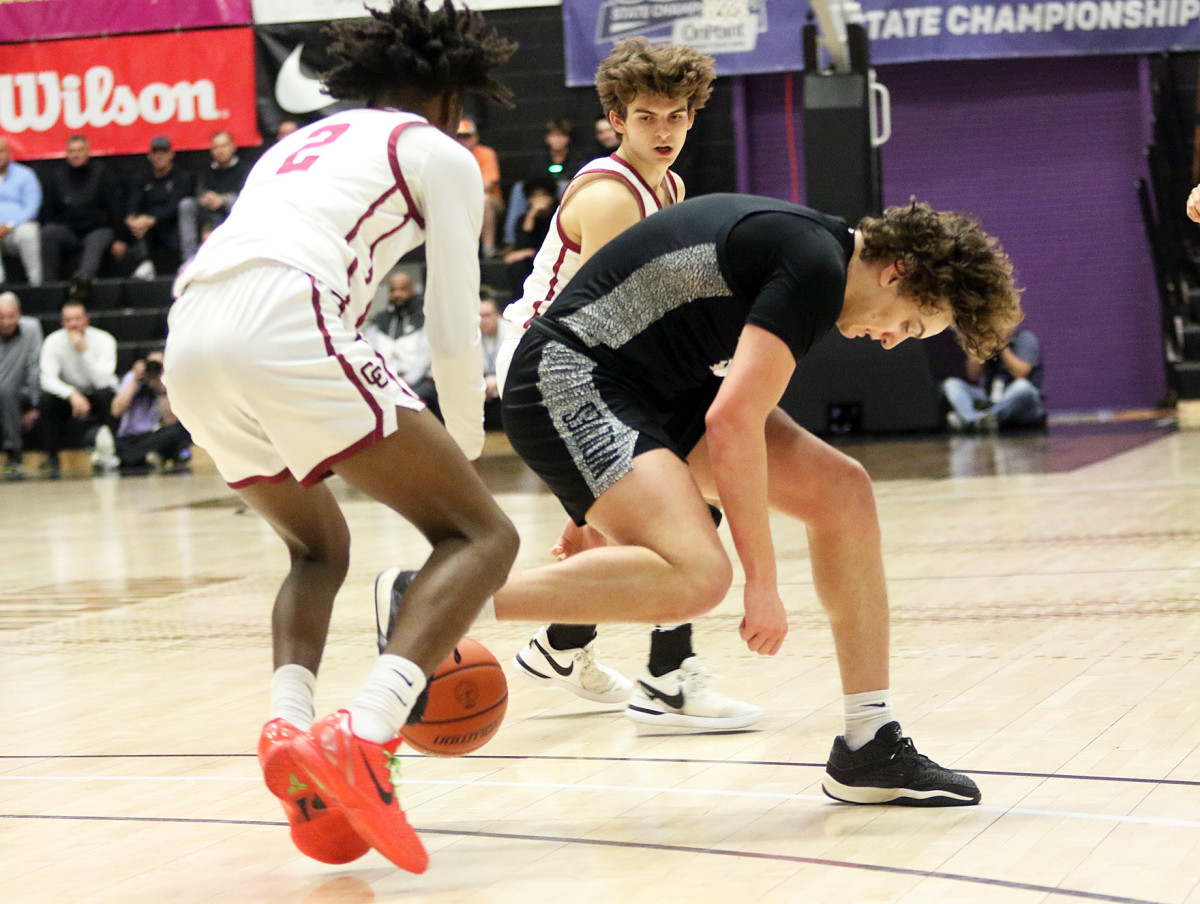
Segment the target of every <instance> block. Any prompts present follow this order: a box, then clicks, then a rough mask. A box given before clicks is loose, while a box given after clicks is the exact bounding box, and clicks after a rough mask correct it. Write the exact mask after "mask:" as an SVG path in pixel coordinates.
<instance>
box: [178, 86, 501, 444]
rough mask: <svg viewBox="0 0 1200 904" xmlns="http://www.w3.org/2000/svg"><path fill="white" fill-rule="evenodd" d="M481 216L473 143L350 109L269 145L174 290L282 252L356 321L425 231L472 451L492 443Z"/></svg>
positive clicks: (440, 364)
mask: <svg viewBox="0 0 1200 904" xmlns="http://www.w3.org/2000/svg"><path fill="white" fill-rule="evenodd" d="M482 221H483V179H482V176H481V175H480V171H479V166H478V164H476V162H475V158H474V157H472V156H471V153H470V151H468V150H467V149H466V148H464V147H463V146H462V145H460V144H459V143H458V142H457V141H456V140H455V139H454V138H451V137H450V136H448V135H446V134H444V133H443V132H441V131H440V130H439V129H437V128H435V127H434V126H432V125H430V124H429V123H428V122H427V121H426V120H425V119H424V118H423V117H421V116H418V115H416V114H413V113H404V112H399V111H396V110H376V109H360V110H348V111H346V112H342V113H336V114H334V115H332V116H329V117H327V118H325V119H322V120H320V121H318V122H315V123H313V124H311V125H309V126H306V127H304V128H302V129H299V130H297V131H296V132H294V133H292V134H291V135H289V136H287V137H286V138H284V139H283V140H281V141H280V142H279V143H278V144H276V145H275V146H273V147H272V148H270V149H269V150H268V151H266V153H264V154H263V156H262V158H261V159H260V160H259V161H258V163H256V164H255V165H254V168H253V169H252V170H251V172H250V176H249V178H248V179H247V180H246V185H245V187H244V188H243V189H242V191H241V192H240V194H239V195H238V199H237V202H236V203H235V204H234V206H233V210H232V211H231V212H230V214H229V217H228V219H226V220H225V222H224V223H222V224H221V225H220V226H218V227H217V229H216V230H215V231H214V232H213V234H212V235H211V236H210V237H209V238H208V240H207V241H205V242H204V244H203V245H201V247H200V251H199V252H198V253H197V255H196V256H195V258H193V260H192V261H191V262H190V263H189V264H188V265H187V266H186V267H185V268H184V270H183V271H182V272H181V273H180V275H179V278H178V279H177V280H176V284H175V294H176V296H178V295H181V294H182V293H183V290H184V289H185V288H186V287H187V285H188V284H189V283H192V282H197V281H208V280H214V279H219V278H222V277H224V276H226V275H228V274H230V273H232V272H234V271H237V270H240V269H242V268H244V267H246V266H247V265H252V264H253V263H254V262H255V261H274V262H278V263H282V264H286V265H287V266H290V267H294V268H296V269H297V270H299V271H301V272H303V273H307V274H309V275H311V276H312V277H314V278H315V279H317V280H318V281H319V282H321V283H323V284H324V285H325V286H327V287H328V288H329V289H330V290H331V291H332V292H333V293H334V295H336V296H337V297H338V299H339V301H340V307H341V316H342V320H343V322H344V323H345V324H346V326H347V327H349V328H351V329H353V330H357V329H358V328H359V326H361V324H362V321H363V320H364V319H365V317H366V315H367V311H368V309H369V307H370V304H371V300H372V298H373V297H374V295H375V290H376V287H377V286H378V284H379V282H380V280H382V279H383V278H385V277H386V276H387V274H388V272H389V271H390V270H391V269H392V267H393V266H395V264H396V262H397V261H399V259H400V258H401V257H402V256H403V255H404V254H406V253H407V252H409V251H411V250H412V249H413V248H416V247H417V246H419V245H421V244H422V243H424V244H425V259H426V277H425V329H426V334H427V336H428V339H429V344H430V351H431V358H432V364H433V376H434V379H435V380H436V381H437V385H438V397H439V403H440V405H441V407H442V410H443V413H444V414H445V416H446V427H447V429H448V430H449V431H450V433H451V435H452V436H454V438H455V440H457V441H458V443H459V445H460V446H462V447H463V451H464V452H465V453H466V454H467V455H468V457H473V454H478V451H479V448H482V443H483V420H482V411H483V393H484V388H483V387H484V383H483V375H482V367H481V363H480V351H479V260H478V247H479V231H480V225H481V223H482Z"/></svg>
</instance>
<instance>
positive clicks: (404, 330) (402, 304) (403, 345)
mask: <svg viewBox="0 0 1200 904" xmlns="http://www.w3.org/2000/svg"><path fill="white" fill-rule="evenodd" d="M363 338H364V339H366V340H367V342H369V343H370V344H371V347H372V348H374V349H375V351H377V352H379V354H381V355H382V356H383V360H384V362H385V363H386V364H387V367H388V370H390V371H391V372H392V373H394V374H395V375H396V376H398V377H399V378H400V379H402V380H403V381H404V382H405V383H407V384H408V386H409V388H410V389H412V391H413V392H415V393H416V394H417V395H418V396H419V397H420V399H421V401H422V402H424V403H425V404H426V405H427V406H428V407H429V410H430V411H432V412H433V413H434V414H435V415H437V417H438V418H439V419H440V418H441V411H440V409H439V408H438V404H437V389H436V387H435V386H434V385H433V364H432V358H431V356H430V351H429V340H428V339H427V338H426V336H425V310H424V301H423V299H422V298H421V296H420V295H418V294H417V292H416V290H415V289H414V288H413V284H412V279H411V278H409V275H408V274H407V273H404V272H399V273H393V274H392V277H391V278H390V279H389V280H388V305H387V310H385V311H383V312H382V313H379V314H376V315H375V316H374V317H372V318H371V320H370V321H369V322H368V323H367V326H366V328H365V329H364V330H363Z"/></svg>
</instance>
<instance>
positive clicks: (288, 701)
mask: <svg viewBox="0 0 1200 904" xmlns="http://www.w3.org/2000/svg"><path fill="white" fill-rule="evenodd" d="M316 691H317V676H316V675H314V674H313V673H312V672H310V671H309V670H308V669H306V668H305V667H304V666H302V665H296V664H295V663H288V664H287V665H281V666H280V667H279V668H277V669H276V670H275V673H274V674H273V675H272V676H271V719H286V720H287V721H289V722H291V723H292V724H293V725H295V726H296V727H297V728H299V729H300V730H301V731H308V729H309V728H310V727H311V726H312V723H313V719H314V718H315V717H316V714H317V713H316V703H315V697H316Z"/></svg>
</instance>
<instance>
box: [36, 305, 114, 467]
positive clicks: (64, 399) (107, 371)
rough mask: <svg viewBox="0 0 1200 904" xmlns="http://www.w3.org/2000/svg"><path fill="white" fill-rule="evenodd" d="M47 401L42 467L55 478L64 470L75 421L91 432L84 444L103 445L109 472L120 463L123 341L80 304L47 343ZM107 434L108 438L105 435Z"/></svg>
mask: <svg viewBox="0 0 1200 904" xmlns="http://www.w3.org/2000/svg"><path fill="white" fill-rule="evenodd" d="M40 368H41V387H42V397H41V402H40V405H39V409H40V412H41V414H40V417H39V418H38V420H39V423H40V424H41V426H42V447H43V448H44V449H45V450H46V461H45V462H44V463H43V464H42V469H43V470H45V471H47V472H48V473H49V474H50V475H51V476H53V475H56V474H58V473H59V471H60V467H61V466H60V464H59V455H58V453H59V450H60V449H61V448H62V447H63V445H64V443H65V441H66V438H67V428H68V426H69V425H70V424H71V422H72V420H76V421H82V422H84V423H85V424H87V426H88V428H90V429H88V430H87V433H86V434H85V439H84V442H85V444H88V445H93V444H99V445H100V449H99V450H98V453H99V455H100V456H101V458H100V459H94V463H96V464H101V465H103V466H105V467H106V468H107V467H108V466H109V465H110V464H113V465H115V461H111V462H110V461H109V460H107V459H106V458H104V456H108V455H110V454H111V453H110V452H109V451H108V447H109V446H111V445H112V443H113V437H112V430H113V427H114V426H115V421H114V419H113V416H112V400H113V395H114V392H115V390H116V388H117V376H116V369H117V340H116V339H115V338H113V336H112V334H111V333H106V332H105V331H104V330H100V329H97V328H96V327H94V326H91V325H90V322H89V320H88V313H87V309H86V308H85V307H84V306H83V305H82V304H81V303H80V302H78V301H68V302H67V303H66V304H64V305H63V307H62V329H61V330H55V331H54V332H53V333H51V334H50V335H49V336H47V337H46V341H45V342H43V343H42V354H41V359H40ZM105 431H107V434H105Z"/></svg>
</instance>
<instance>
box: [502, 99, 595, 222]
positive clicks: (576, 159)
mask: <svg viewBox="0 0 1200 904" xmlns="http://www.w3.org/2000/svg"><path fill="white" fill-rule="evenodd" d="M543 141H545V143H546V147H545V148H544V149H543V150H542V151H541V153H539V154H538V155H537V157H536V159H535V160H534V162H533V164H532V165H530V167H529V169H528V171H527V172H526V173H525V179H526V180H528V179H534V178H538V177H540V176H549V177H550V178H551V179H553V180H554V183H555V185H556V186H557V191H556V194H557V195H558V197H562V193H563V189H564V188H566V187H567V183H568V182H570V181H571V179H572V178H574V176H575V174H576V173H577V172H579V168H580V167H581V166H583V165H584V164H585V163H587V160H586V159H585V157H584V155H582V154H579V153H578V152H577V151H575V150H574V149H573V148H572V147H571V120H569V119H551V120H550V121H549V122H547V123H546V129H545V133H544V135H543ZM525 208H526V203H525V184H524V181H522V182H518V183H517V184H515V185H514V186H513V187H512V192H511V194H510V195H509V198H508V215H507V216H506V217H505V219H504V243H505V244H506V245H511V244H512V243H513V242H514V241H515V240H516V234H517V220H518V219H519V218H520V216H521V214H523V213H524V212H525Z"/></svg>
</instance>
